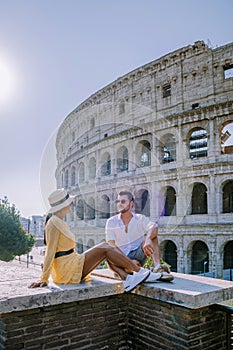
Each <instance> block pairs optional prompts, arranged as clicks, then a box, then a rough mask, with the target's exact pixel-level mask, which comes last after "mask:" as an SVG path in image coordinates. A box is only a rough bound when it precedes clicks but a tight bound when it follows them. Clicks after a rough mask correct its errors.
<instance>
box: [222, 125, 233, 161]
mask: <svg viewBox="0 0 233 350" xmlns="http://www.w3.org/2000/svg"><path fill="white" fill-rule="evenodd" d="M220 138H221V153H222V154H232V153H233V122H228V123H225V126H224V127H223V128H222V130H221V137H220Z"/></svg>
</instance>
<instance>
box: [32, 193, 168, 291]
mask: <svg viewBox="0 0 233 350" xmlns="http://www.w3.org/2000/svg"><path fill="white" fill-rule="evenodd" d="M75 198H76V196H71V195H69V193H67V192H66V191H65V190H64V189H58V190H56V191H54V192H53V193H52V194H51V195H50V196H49V198H48V200H49V204H50V210H49V214H50V215H51V214H52V215H51V217H50V218H49V220H48V221H47V222H46V225H45V238H46V244H47V247H46V253H45V257H44V263H43V272H42V275H41V277H40V280H39V281H37V282H33V283H32V284H31V285H29V288H35V287H45V286H47V285H48V279H49V276H50V275H51V276H52V279H53V281H54V282H55V283H63V284H69V283H80V282H81V280H83V279H85V277H87V276H88V274H90V273H91V272H92V271H93V270H94V269H95V268H96V267H97V266H99V265H100V264H101V263H102V262H103V261H104V260H107V262H108V265H109V267H110V268H111V269H112V270H113V271H114V272H115V273H116V274H117V275H118V276H119V277H120V279H121V280H122V281H123V285H124V288H125V291H126V292H129V291H131V290H133V289H134V288H135V287H136V286H137V285H138V284H140V283H142V282H147V283H148V282H149V283H153V282H157V281H164V282H170V281H172V280H173V276H172V275H171V273H170V270H169V267H168V266H167V265H166V264H160V249H159V245H158V238H157V235H158V227H157V225H156V224H155V223H153V222H150V221H149V219H148V218H147V217H145V216H144V215H141V214H134V213H133V212H132V209H133V207H134V198H133V196H132V194H131V193H130V192H128V191H121V192H120V193H119V195H118V199H117V201H116V202H117V206H118V211H119V214H118V215H115V216H113V217H111V218H110V219H108V220H107V223H106V241H107V243H100V244H98V245H96V246H94V247H92V248H90V249H88V250H87V251H85V252H83V253H82V254H78V253H77V252H75V246H76V243H75V237H74V235H73V233H72V232H71V231H70V229H69V227H68V225H67V223H66V222H65V221H64V218H65V216H66V215H67V214H69V212H70V207H71V205H72V203H73V201H74V199H75ZM149 257H151V258H152V267H151V268H150V269H146V268H144V267H143V265H144V264H145V262H146V260H147V259H148V258H149Z"/></svg>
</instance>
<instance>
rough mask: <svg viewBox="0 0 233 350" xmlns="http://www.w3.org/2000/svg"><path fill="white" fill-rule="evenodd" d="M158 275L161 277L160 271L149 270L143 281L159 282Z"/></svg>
mask: <svg viewBox="0 0 233 350" xmlns="http://www.w3.org/2000/svg"><path fill="white" fill-rule="evenodd" d="M160 277H161V273H155V272H151V273H150V275H149V276H148V277H147V279H146V280H145V281H144V282H145V283H154V282H159V279H160Z"/></svg>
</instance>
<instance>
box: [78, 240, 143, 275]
mask: <svg viewBox="0 0 233 350" xmlns="http://www.w3.org/2000/svg"><path fill="white" fill-rule="evenodd" d="M105 259H107V261H108V262H110V264H111V267H112V269H113V270H114V271H115V272H116V273H118V274H119V275H120V277H121V278H122V279H125V278H126V276H127V272H125V270H127V271H131V272H133V271H135V272H138V271H139V270H140V268H139V267H138V266H137V265H135V264H134V263H133V261H132V260H130V259H129V258H128V257H127V256H126V255H124V254H120V253H119V252H118V251H117V250H116V249H115V248H113V247H111V246H110V245H109V244H108V243H100V244H98V245H96V246H95V247H93V248H91V249H89V250H87V251H86V252H85V262H84V266H83V273H82V278H84V277H85V276H87V275H88V274H89V273H90V272H91V271H93V270H94V269H95V268H96V267H97V266H99V265H100V264H101V262H103V261H104V260H105Z"/></svg>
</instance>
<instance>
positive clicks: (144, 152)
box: [140, 141, 151, 167]
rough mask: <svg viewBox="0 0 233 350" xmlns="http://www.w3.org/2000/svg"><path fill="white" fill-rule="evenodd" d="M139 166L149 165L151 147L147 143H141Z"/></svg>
mask: <svg viewBox="0 0 233 350" xmlns="http://www.w3.org/2000/svg"><path fill="white" fill-rule="evenodd" d="M140 145H141V152H140V166H141V167H144V166H149V165H150V164H151V146H150V143H149V142H148V141H141V142H140Z"/></svg>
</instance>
